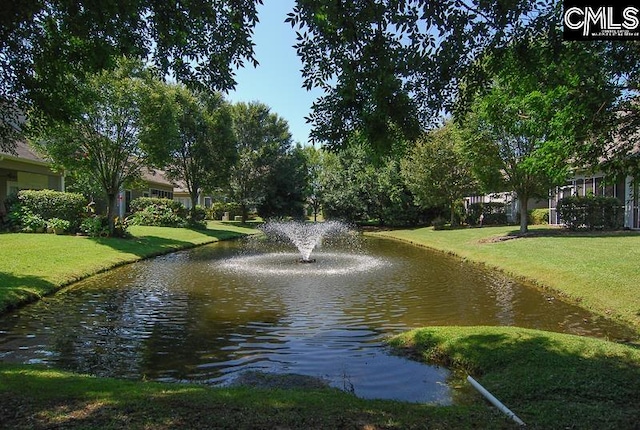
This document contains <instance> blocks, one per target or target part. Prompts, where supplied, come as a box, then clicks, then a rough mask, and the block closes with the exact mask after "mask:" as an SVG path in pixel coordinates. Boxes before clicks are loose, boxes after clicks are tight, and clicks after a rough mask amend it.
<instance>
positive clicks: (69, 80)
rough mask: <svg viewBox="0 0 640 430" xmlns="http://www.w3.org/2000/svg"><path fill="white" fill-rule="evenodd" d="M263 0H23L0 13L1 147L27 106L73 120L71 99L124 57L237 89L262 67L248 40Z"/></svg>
mask: <svg viewBox="0 0 640 430" xmlns="http://www.w3.org/2000/svg"><path fill="white" fill-rule="evenodd" d="M260 3H262V1H261V0H185V1H180V2H175V1H174V2H166V1H155V0H126V1H123V0H102V1H99V2H96V1H86V0H82V1H69V0H44V1H42V0H21V1H9V2H7V1H5V2H3V4H2V13H1V14H0V147H2V148H7V147H11V144H12V142H13V141H12V139H13V138H15V136H16V132H19V125H20V123H21V122H22V119H23V115H24V113H26V112H27V110H28V108H29V107H30V106H32V107H36V108H38V109H39V110H42V111H44V113H45V114H46V116H47V117H53V118H54V119H55V120H63V119H68V118H69V109H71V108H72V107H71V106H69V105H68V103H67V101H68V94H70V93H71V94H72V93H73V92H74V91H75V87H76V85H78V80H81V79H83V77H84V76H85V75H87V74H93V73H95V72H97V71H99V70H103V69H109V68H112V67H114V65H115V63H116V60H117V59H118V58H119V57H120V56H122V55H126V56H128V57H138V58H143V59H145V60H147V61H150V62H152V63H153V64H154V65H155V66H156V67H157V68H158V69H159V70H160V71H161V72H162V75H163V76H171V77H172V78H174V79H175V80H177V81H179V82H183V83H185V84H188V85H189V86H198V87H204V88H206V89H208V90H210V91H214V90H226V89H230V88H233V87H234V85H235V81H234V70H235V68H236V67H239V66H241V65H242V64H243V62H244V61H249V62H250V63H253V64H254V65H255V64H257V62H256V60H255V58H254V54H253V43H252V41H251V36H252V31H253V27H254V25H255V24H256V22H257V20H258V18H257V11H256V4H260Z"/></svg>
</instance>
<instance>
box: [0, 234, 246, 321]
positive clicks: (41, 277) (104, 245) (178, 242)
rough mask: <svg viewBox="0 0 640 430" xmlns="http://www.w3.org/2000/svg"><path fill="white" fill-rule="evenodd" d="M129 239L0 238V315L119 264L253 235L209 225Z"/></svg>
mask: <svg viewBox="0 0 640 430" xmlns="http://www.w3.org/2000/svg"><path fill="white" fill-rule="evenodd" d="M129 232H130V233H131V236H132V237H130V238H126V239H119V238H90V237H81V236H68V235H60V236H58V235H53V234H35V233H33V234H28V233H4V234H0V313H4V312H7V311H9V310H11V309H15V308H16V307H19V306H22V305H24V304H26V303H29V302H32V301H34V300H37V299H39V298H40V297H43V296H46V295H48V294H52V293H54V292H56V291H58V290H59V289H61V288H62V287H65V286H67V285H69V284H71V283H73V282H76V281H79V280H81V279H84V278H87V277H89V276H91V275H94V274H96V273H100V272H104V271H106V270H109V269H112V268H114V267H117V266H120V265H122V264H127V263H132V262H134V261H138V260H142V259H144V258H149V257H154V256H157V255H162V254H167V253H170V252H174V251H178V250H181V249H187V248H192V247H194V246H199V245H204V244H207V243H213V242H217V241H219V240H228V239H233V238H238V237H242V236H245V235H247V234H253V233H255V230H254V229H252V228H247V227H242V226H239V225H235V224H232V223H229V224H226V223H221V222H209V223H208V226H207V229H206V230H191V229H185V228H168V227H144V226H132V227H130V228H129Z"/></svg>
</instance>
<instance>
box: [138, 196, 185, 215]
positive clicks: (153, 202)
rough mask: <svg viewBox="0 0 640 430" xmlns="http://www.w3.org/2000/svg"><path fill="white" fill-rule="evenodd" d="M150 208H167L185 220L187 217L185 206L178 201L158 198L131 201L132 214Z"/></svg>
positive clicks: (139, 198)
mask: <svg viewBox="0 0 640 430" xmlns="http://www.w3.org/2000/svg"><path fill="white" fill-rule="evenodd" d="M149 206H166V207H167V208H169V209H171V211H172V212H173V213H175V214H176V215H178V216H180V217H182V218H184V217H186V209H185V207H184V205H183V204H182V203H180V202H178V201H175V200H171V199H161V198H157V197H138V198H137V199H134V200H132V201H131V205H130V207H131V212H132V213H135V212H139V211H142V210H144V209H145V208H147V207H149Z"/></svg>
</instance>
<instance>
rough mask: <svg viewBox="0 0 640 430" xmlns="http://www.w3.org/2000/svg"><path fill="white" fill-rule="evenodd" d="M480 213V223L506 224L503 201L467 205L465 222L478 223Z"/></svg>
mask: <svg viewBox="0 0 640 430" xmlns="http://www.w3.org/2000/svg"><path fill="white" fill-rule="evenodd" d="M481 215H482V225H501V224H507V213H506V205H505V204H504V203H499V202H489V203H471V204H470V205H469V206H468V207H467V223H469V224H470V225H478V224H480V216H481Z"/></svg>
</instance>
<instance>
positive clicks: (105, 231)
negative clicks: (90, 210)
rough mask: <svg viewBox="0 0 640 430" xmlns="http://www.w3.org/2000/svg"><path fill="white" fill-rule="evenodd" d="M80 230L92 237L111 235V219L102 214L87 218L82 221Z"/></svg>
mask: <svg viewBox="0 0 640 430" xmlns="http://www.w3.org/2000/svg"><path fill="white" fill-rule="evenodd" d="M80 231H81V232H82V233H83V234H86V235H87V236H90V237H106V236H109V221H108V220H107V217H104V216H100V215H96V216H92V217H88V218H85V219H83V220H82V222H81V223H80Z"/></svg>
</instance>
